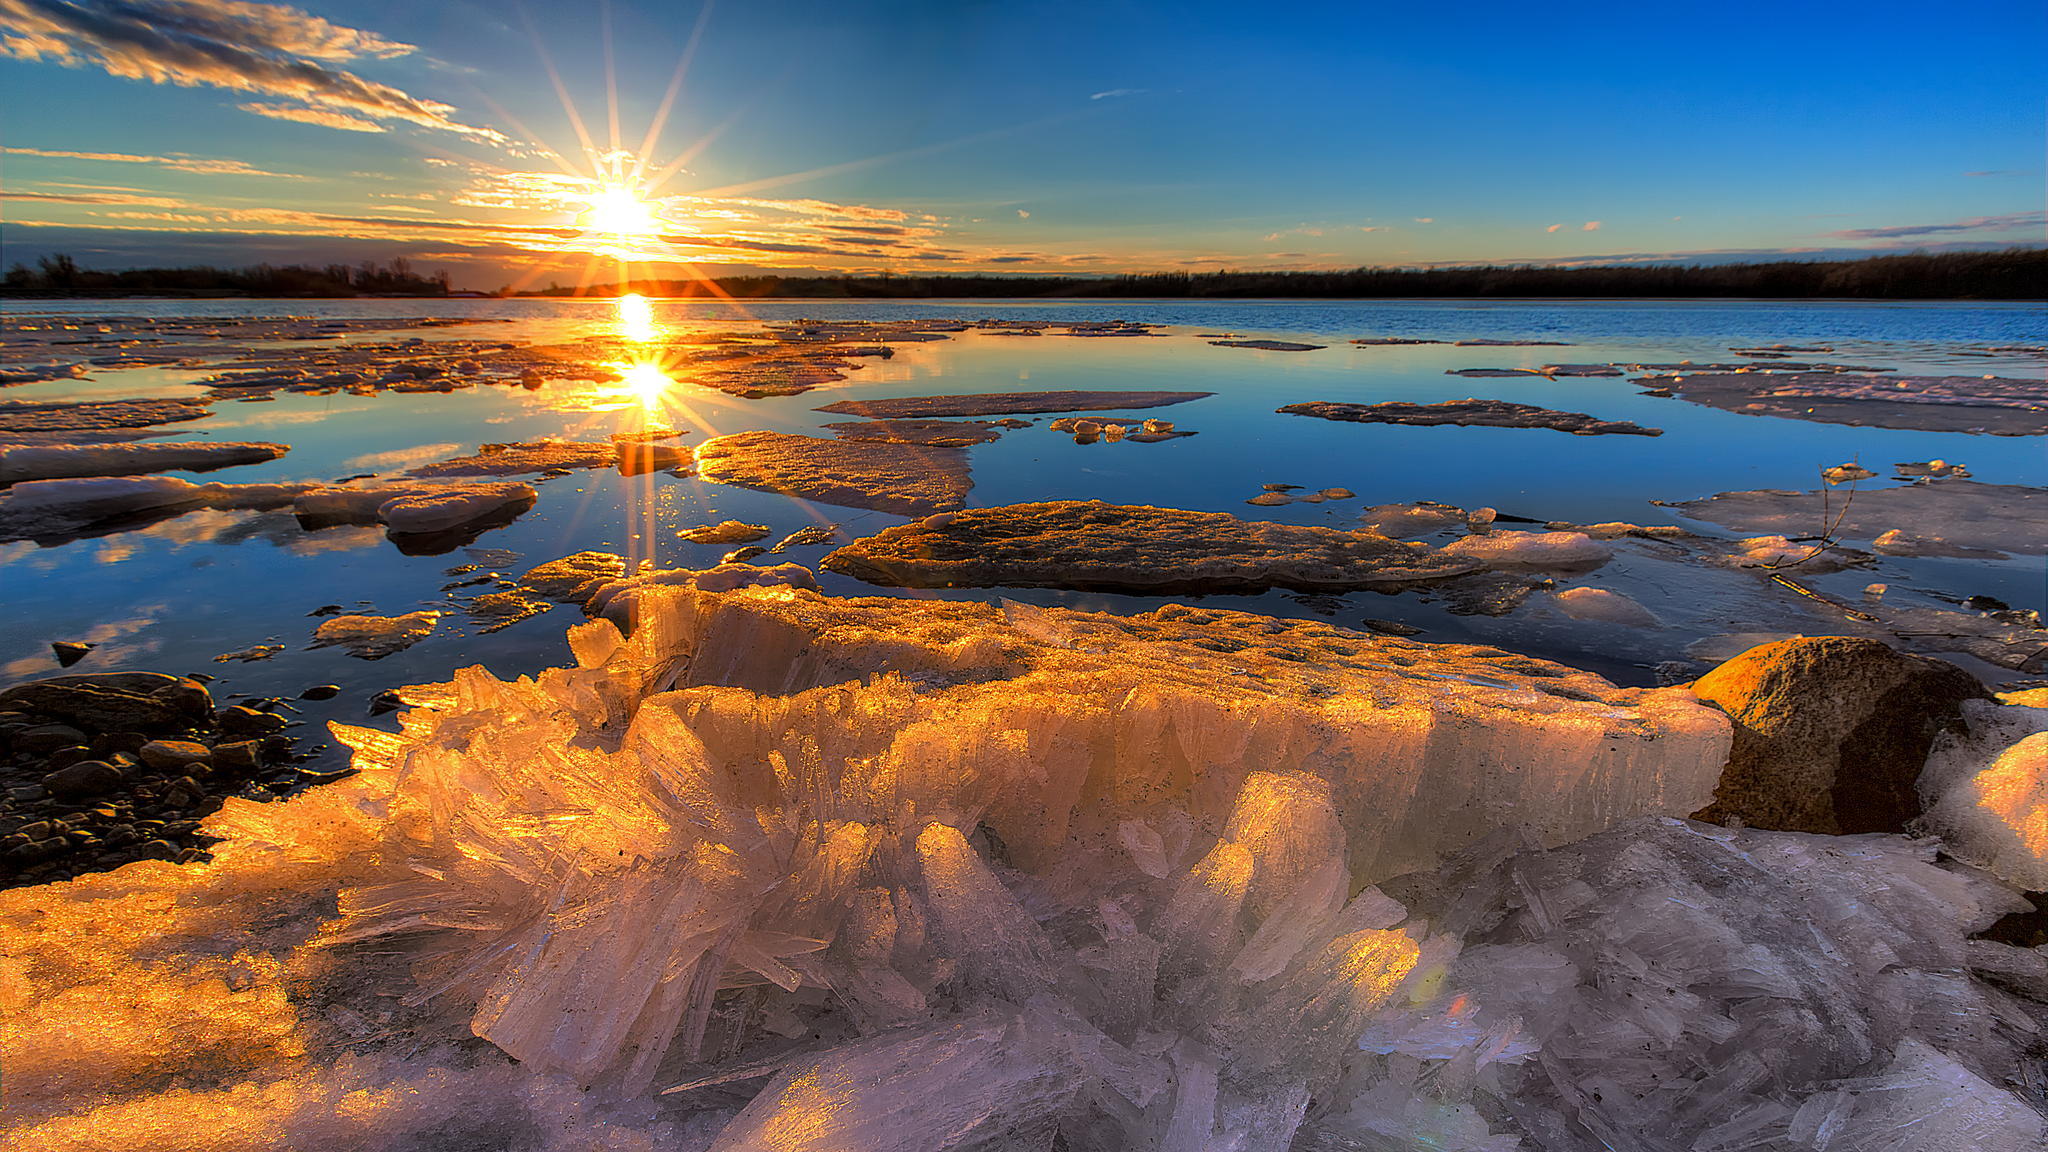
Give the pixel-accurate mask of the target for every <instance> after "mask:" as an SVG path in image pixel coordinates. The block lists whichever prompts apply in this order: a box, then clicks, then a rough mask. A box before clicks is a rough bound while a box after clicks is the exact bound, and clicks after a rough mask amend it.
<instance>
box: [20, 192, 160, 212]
mask: <svg viewBox="0 0 2048 1152" xmlns="http://www.w3.org/2000/svg"><path fill="white" fill-rule="evenodd" d="M0 200H29V201H34V202H36V203H40V204H129V205H133V206H135V207H137V208H190V207H191V205H190V204H187V203H185V202H184V201H183V200H173V199H171V198H170V197H168V196H135V195H131V194H129V193H126V192H4V191H0Z"/></svg>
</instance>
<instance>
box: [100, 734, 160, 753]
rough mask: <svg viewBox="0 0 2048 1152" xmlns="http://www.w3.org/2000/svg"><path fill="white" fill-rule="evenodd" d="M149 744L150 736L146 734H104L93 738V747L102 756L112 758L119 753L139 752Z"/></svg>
mask: <svg viewBox="0 0 2048 1152" xmlns="http://www.w3.org/2000/svg"><path fill="white" fill-rule="evenodd" d="M147 743H149V735H148V734H147V733H144V732H102V733H100V734H99V735H98V736H96V737H94V738H93V742H92V747H93V751H94V752H95V753H96V754H98V755H100V756H111V755H113V754H115V753H117V752H127V753H130V754H133V753H136V752H139V751H141V750H142V746H143V745H144V744H147Z"/></svg>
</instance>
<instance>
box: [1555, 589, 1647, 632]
mask: <svg viewBox="0 0 2048 1152" xmlns="http://www.w3.org/2000/svg"><path fill="white" fill-rule="evenodd" d="M1556 600H1557V606H1558V607H1559V608H1561V609H1563V610H1564V614H1565V615H1567V616H1569V617H1571V618H1572V619H1574V620H1587V621H1596V622H1600V623H1606V624H1625V625H1628V626H1629V627H1632V628H1655V627H1657V626H1658V624H1659V623H1660V621H1659V620H1658V619H1657V617H1656V616H1655V615H1654V614H1653V613H1651V611H1650V610H1649V609H1648V608H1645V607H1643V606H1642V605H1641V604H1638V603H1636V602H1635V601H1634V600H1633V599H1630V598H1629V597H1627V596H1624V595H1622V594H1621V593H1619V592H1614V591H1611V590H1609V589H1606V588H1593V587H1589V586H1588V587H1578V588H1566V589H1564V590H1563V591H1561V592H1559V593H1557V596H1556Z"/></svg>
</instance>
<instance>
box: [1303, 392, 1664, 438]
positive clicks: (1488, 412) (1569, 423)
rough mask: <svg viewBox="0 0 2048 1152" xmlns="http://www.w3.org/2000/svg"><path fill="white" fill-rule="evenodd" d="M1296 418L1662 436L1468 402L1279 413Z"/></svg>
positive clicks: (1313, 404) (1621, 423)
mask: <svg viewBox="0 0 2048 1152" xmlns="http://www.w3.org/2000/svg"><path fill="white" fill-rule="evenodd" d="M1276 411H1279V412H1285V413H1288V414H1290V415H1295V416H1314V417H1317V418H1319V419H1323V420H1341V421H1347V422H1350V423H1354V424H1416V425H1423V426H1433V425H1439V424H1458V425H1464V426H1466V427H1482V428H1550V429H1553V430H1555V431H1558V432H1570V433H1571V434H1572V435H1574V436H1615V435H1620V436H1662V435H1663V434H1664V430H1663V429H1662V428H1645V427H1643V426H1642V425H1640V424H1634V423H1631V422H1629V421H1627V420H1602V419H1600V418H1599V417H1597V416H1589V415H1587V414H1586V413H1584V412H1562V411H1559V410H1557V409H1555V408H1539V407H1537V406H1536V405H1533V404H1514V403H1510V402H1508V401H1506V400H1481V399H1477V398H1476V397H1467V398H1466V399H1463V400H1446V401H1444V402H1442V403H1440V404H1418V403H1414V402H1411V401H1406V400H1390V401H1388V402H1386V403H1384V404H1351V403H1343V402H1339V401H1333V400H1314V401H1310V402H1308V403H1304V404H1289V405H1287V406H1286V407H1284V408H1279V409H1276Z"/></svg>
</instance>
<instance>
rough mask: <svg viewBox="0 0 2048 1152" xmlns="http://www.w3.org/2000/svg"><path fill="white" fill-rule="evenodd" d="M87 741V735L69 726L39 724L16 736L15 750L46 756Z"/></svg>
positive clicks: (22, 730) (25, 729) (24, 729)
mask: <svg viewBox="0 0 2048 1152" xmlns="http://www.w3.org/2000/svg"><path fill="white" fill-rule="evenodd" d="M84 741H85V733H83V732H80V731H79V730H78V729H76V728H73V727H71V726H70V725H69V724H38V725H36V726H35V727H33V728H23V729H21V730H20V731H18V732H16V733H15V734H14V741H13V745H14V750H15V751H16V752H27V753H29V754H30V755H33V756H46V755H48V754H50V753H52V752H55V751H56V750H57V749H59V748H69V747H71V746H72V745H73V744H81V743H84Z"/></svg>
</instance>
